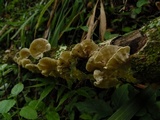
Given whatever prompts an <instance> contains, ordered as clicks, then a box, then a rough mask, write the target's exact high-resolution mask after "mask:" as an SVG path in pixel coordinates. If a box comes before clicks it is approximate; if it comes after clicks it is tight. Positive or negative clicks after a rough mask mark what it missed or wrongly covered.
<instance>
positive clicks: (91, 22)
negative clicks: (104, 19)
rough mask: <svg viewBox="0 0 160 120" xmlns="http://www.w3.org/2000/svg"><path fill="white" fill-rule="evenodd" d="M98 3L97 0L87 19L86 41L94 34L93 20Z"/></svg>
mask: <svg viewBox="0 0 160 120" xmlns="http://www.w3.org/2000/svg"><path fill="white" fill-rule="evenodd" d="M98 2H99V0H97V2H96V4H95V6H94V8H93V13H92V14H91V16H90V17H89V21H88V33H87V37H86V39H91V36H92V34H93V32H94V29H93V28H94V27H95V24H94V23H95V22H94V19H95V13H96V8H97V4H98Z"/></svg>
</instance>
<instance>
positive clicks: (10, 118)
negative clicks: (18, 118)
mask: <svg viewBox="0 0 160 120" xmlns="http://www.w3.org/2000/svg"><path fill="white" fill-rule="evenodd" d="M2 115H3V117H4V119H3V120H12V116H11V114H9V113H3V114H2Z"/></svg>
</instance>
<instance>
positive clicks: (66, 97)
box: [56, 91, 75, 110]
mask: <svg viewBox="0 0 160 120" xmlns="http://www.w3.org/2000/svg"><path fill="white" fill-rule="evenodd" d="M74 94H75V91H71V92H68V93H66V94H64V95H63V97H62V98H61V99H60V100H59V103H58V105H57V107H56V110H57V109H58V108H59V107H60V106H61V105H62V104H63V103H64V101H65V100H67V99H68V98H70V97H72V96H73V95H74Z"/></svg>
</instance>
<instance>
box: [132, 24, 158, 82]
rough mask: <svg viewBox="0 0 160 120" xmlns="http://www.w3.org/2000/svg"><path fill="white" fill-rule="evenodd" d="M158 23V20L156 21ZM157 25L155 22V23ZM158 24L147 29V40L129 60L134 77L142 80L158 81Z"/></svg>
mask: <svg viewBox="0 0 160 120" xmlns="http://www.w3.org/2000/svg"><path fill="white" fill-rule="evenodd" d="M158 23H159V22H158ZM156 25H157V24H156ZM159 28H160V26H159V27H157V26H156V27H153V26H152V28H149V30H147V34H148V41H147V44H146V46H145V47H144V49H143V50H141V51H140V52H139V53H138V55H137V56H136V57H133V59H132V60H131V66H132V70H133V71H134V77H136V78H137V79H138V80H140V81H142V82H158V81H160V29H159Z"/></svg>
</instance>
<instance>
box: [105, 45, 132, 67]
mask: <svg viewBox="0 0 160 120" xmlns="http://www.w3.org/2000/svg"><path fill="white" fill-rule="evenodd" d="M129 55H130V47H129V46H125V47H120V48H119V49H118V50H117V52H116V53H115V54H113V55H112V57H111V58H110V59H109V61H108V62H107V64H106V65H105V67H104V69H117V68H118V67H119V66H121V65H123V63H125V62H127V60H128V59H129Z"/></svg>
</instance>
